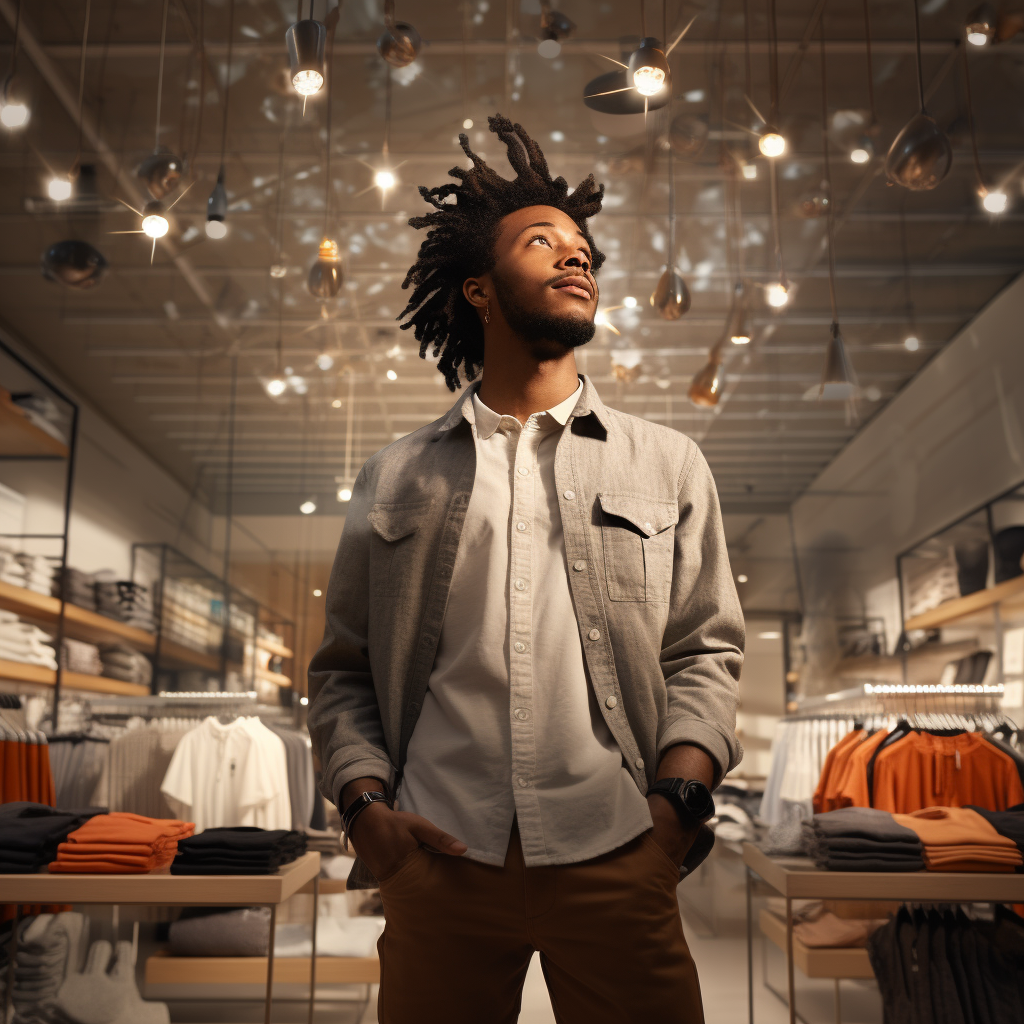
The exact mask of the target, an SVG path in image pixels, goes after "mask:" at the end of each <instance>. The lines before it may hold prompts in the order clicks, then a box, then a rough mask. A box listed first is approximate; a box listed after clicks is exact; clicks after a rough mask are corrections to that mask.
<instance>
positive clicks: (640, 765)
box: [634, 757, 644, 770]
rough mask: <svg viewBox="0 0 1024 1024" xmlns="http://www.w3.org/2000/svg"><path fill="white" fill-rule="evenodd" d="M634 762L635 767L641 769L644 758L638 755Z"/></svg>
mask: <svg viewBox="0 0 1024 1024" xmlns="http://www.w3.org/2000/svg"><path fill="white" fill-rule="evenodd" d="M634 764H635V765H636V766H637V768H640V769H641V770H643V766H644V759H643V758H642V757H638V758H637V759H636V761H635V762H634Z"/></svg>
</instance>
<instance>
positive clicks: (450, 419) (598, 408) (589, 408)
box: [437, 373, 609, 435]
mask: <svg viewBox="0 0 1024 1024" xmlns="http://www.w3.org/2000/svg"><path fill="white" fill-rule="evenodd" d="M580 379H581V380H582V381H583V390H582V391H581V392H580V396H579V398H578V400H577V402H576V407H575V408H574V409H573V411H572V417H571V418H572V419H582V418H583V417H584V416H593V417H594V418H595V419H596V420H597V421H598V422H599V423H600V424H601V426H602V427H604V429H605V430H607V429H608V426H609V417H608V410H607V409H606V408H605V406H604V403H603V402H602V401H601V398H600V396H599V395H598V393H597V388H595V387H594V385H593V382H592V381H591V380H590V378H589V377H588V376H586V374H582V373H581V374H580ZM479 389H480V382H479V381H475V382H474V383H472V384H471V385H470V386H469V388H468V389H467V390H466V393H465V394H464V395H459V397H458V398H457V399H456V401H455V404H454V405H453V406H452V407H451V409H449V410H448V412H447V413H446V414H445V416H444V417H442V419H441V422H440V424H439V426H438V428H437V430H438V434H439V435H440V434H443V433H445V432H446V431H449V430H454V429H455V427H457V426H458V425H459V424H460V423H461V422H462V421H463V420H469V419H470V417H472V415H473V411H472V410H473V395H474V394H476V392H477V391H478V390H479Z"/></svg>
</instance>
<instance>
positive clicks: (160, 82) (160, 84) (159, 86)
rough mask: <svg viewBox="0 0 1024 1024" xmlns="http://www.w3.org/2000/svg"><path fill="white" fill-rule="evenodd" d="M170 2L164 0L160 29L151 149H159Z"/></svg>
mask: <svg viewBox="0 0 1024 1024" xmlns="http://www.w3.org/2000/svg"><path fill="white" fill-rule="evenodd" d="M169 2H170V0H164V17H163V27H162V28H161V29H160V70H159V71H158V72H157V78H156V139H155V140H154V142H153V149H154V151H155V150H158V149H159V148H160V110H161V108H162V107H163V103H164V57H165V55H166V51H167V8H168V6H169Z"/></svg>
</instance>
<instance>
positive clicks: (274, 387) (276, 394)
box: [266, 377, 288, 398]
mask: <svg viewBox="0 0 1024 1024" xmlns="http://www.w3.org/2000/svg"><path fill="white" fill-rule="evenodd" d="M266 389H267V394H268V395H270V397H271V398H280V397H281V395H283V394H284V393H285V391H287V390H288V385H287V383H286V382H285V381H284V380H283V379H282V378H281V377H271V378H270V380H268V381H267V383H266Z"/></svg>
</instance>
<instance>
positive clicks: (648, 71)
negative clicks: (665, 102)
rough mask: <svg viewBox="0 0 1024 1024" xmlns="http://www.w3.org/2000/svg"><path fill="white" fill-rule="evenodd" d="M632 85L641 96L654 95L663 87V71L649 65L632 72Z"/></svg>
mask: <svg viewBox="0 0 1024 1024" xmlns="http://www.w3.org/2000/svg"><path fill="white" fill-rule="evenodd" d="M633 85H635V86H636V91H637V92H638V93H640V95H641V96H655V95H657V94H658V93H659V92H661V90H662V89H664V88H665V72H664V70H663V69H662V68H652V67H651V66H650V65H647V66H646V67H642V68H637V69H636V71H634V72H633Z"/></svg>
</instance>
